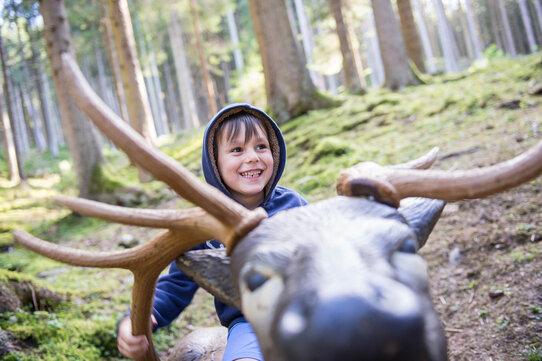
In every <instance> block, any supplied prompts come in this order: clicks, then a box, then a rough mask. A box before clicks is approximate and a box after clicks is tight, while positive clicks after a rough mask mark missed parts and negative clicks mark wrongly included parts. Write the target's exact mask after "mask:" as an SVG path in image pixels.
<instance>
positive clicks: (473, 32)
mask: <svg viewBox="0 0 542 361" xmlns="http://www.w3.org/2000/svg"><path fill="white" fill-rule="evenodd" d="M465 11H466V14H467V23H468V26H469V34H470V39H471V41H472V47H473V50H474V56H475V57H476V59H481V58H482V56H483V46H482V42H481V41H480V36H479V33H478V23H477V21H476V17H475V16H474V12H473V11H472V4H471V0H465Z"/></svg>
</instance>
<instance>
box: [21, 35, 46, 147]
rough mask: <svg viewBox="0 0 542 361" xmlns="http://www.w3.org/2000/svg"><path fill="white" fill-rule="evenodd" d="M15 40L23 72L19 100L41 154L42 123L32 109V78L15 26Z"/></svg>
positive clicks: (42, 145)
mask: <svg viewBox="0 0 542 361" xmlns="http://www.w3.org/2000/svg"><path fill="white" fill-rule="evenodd" d="M17 39H18V42H19V56H20V57H21V65H22V70H23V81H22V85H21V93H22V94H21V100H22V101H23V102H24V104H25V106H26V110H27V112H28V117H29V122H31V123H32V124H31V129H32V135H33V139H34V144H35V145H36V149H37V150H38V152H40V153H42V152H43V151H44V150H45V148H46V147H47V144H46V141H45V136H44V135H43V122H42V119H41V116H40V115H39V114H38V112H37V111H36V108H35V107H34V96H33V92H32V87H31V86H29V84H31V83H32V76H31V74H30V70H28V61H27V60H26V57H25V55H24V50H23V42H22V40H21V28H20V26H17Z"/></svg>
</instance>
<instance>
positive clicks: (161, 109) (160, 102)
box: [149, 47, 170, 134]
mask: <svg viewBox="0 0 542 361" xmlns="http://www.w3.org/2000/svg"><path fill="white" fill-rule="evenodd" d="M149 62H150V64H149V65H150V68H151V79H152V83H153V85H154V90H155V92H156V93H155V96H156V104H157V106H158V114H160V122H161V123H162V126H161V127H162V129H163V131H164V134H168V133H170V129H169V126H168V123H167V114H166V110H165V105H164V99H163V97H162V83H161V82H160V73H159V72H158V65H157V64H156V56H155V54H154V50H153V49H152V47H151V48H150V49H149Z"/></svg>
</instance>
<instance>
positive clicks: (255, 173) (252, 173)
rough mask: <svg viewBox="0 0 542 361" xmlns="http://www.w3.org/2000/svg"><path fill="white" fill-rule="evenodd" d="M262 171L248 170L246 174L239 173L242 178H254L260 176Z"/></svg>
mask: <svg viewBox="0 0 542 361" xmlns="http://www.w3.org/2000/svg"><path fill="white" fill-rule="evenodd" d="M262 173H263V171H262V170H250V171H248V172H241V176H242V177H243V178H256V177H259V176H260V175H262Z"/></svg>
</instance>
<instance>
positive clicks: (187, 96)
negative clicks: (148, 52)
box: [169, 11, 200, 130]
mask: <svg viewBox="0 0 542 361" xmlns="http://www.w3.org/2000/svg"><path fill="white" fill-rule="evenodd" d="M169 41H170V42H171V48H172V50H173V54H174V57H173V58H174V60H175V70H176V71H177V83H178V85H179V89H180V93H181V104H182V106H181V108H182V112H183V122H184V123H183V124H184V127H183V128H184V129H185V130H189V129H192V128H198V127H199V126H200V121H199V116H198V111H197V109H196V100H195V97H194V87H193V83H192V73H191V71H190V66H189V63H188V59H187V58H186V52H185V49H184V40H183V34H182V32H181V26H180V24H179V17H178V15H177V13H176V12H175V11H172V12H171V22H170V26H169Z"/></svg>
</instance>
